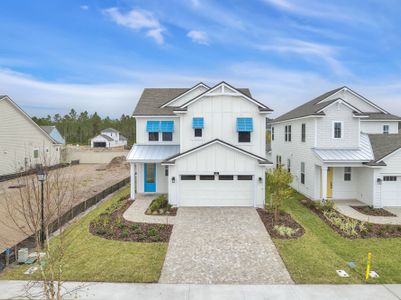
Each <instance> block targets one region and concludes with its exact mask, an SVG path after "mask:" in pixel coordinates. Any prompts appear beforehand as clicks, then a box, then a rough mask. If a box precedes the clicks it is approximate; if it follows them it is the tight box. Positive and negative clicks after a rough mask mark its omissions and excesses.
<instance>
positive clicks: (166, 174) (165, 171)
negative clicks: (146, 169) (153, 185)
mask: <svg viewBox="0 0 401 300" xmlns="http://www.w3.org/2000/svg"><path fill="white" fill-rule="evenodd" d="M164 176H168V166H165V167H164Z"/></svg>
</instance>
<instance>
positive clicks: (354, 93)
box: [316, 86, 388, 114]
mask: <svg viewBox="0 0 401 300" xmlns="http://www.w3.org/2000/svg"><path fill="white" fill-rule="evenodd" d="M342 91H348V92H350V93H351V94H353V95H354V96H356V97H358V98H359V99H361V100H362V101H365V102H366V103H367V104H369V105H370V106H373V107H374V108H376V109H378V110H380V111H381V112H383V113H385V114H388V111H386V110H384V109H383V108H381V107H379V106H378V105H376V104H374V103H373V102H372V101H370V100H368V99H366V98H365V97H363V96H362V95H359V94H358V93H357V92H354V91H353V90H352V89H350V88H348V87H346V86H345V87H343V88H342V89H340V90H338V91H337V92H335V93H334V94H332V95H329V96H327V97H326V98H324V99H322V100H320V101H319V102H318V103H316V104H320V103H322V102H324V100H326V99H327V98H329V97H333V96H334V95H336V94H338V93H340V92H342Z"/></svg>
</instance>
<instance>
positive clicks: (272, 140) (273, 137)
mask: <svg viewBox="0 0 401 300" xmlns="http://www.w3.org/2000/svg"><path fill="white" fill-rule="evenodd" d="M272 141H274V127H272Z"/></svg>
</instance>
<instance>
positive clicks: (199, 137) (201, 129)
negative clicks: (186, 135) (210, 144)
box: [194, 128, 203, 139]
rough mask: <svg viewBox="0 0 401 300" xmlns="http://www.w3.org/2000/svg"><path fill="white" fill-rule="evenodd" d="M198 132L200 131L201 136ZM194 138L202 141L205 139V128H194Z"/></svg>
mask: <svg viewBox="0 0 401 300" xmlns="http://www.w3.org/2000/svg"><path fill="white" fill-rule="evenodd" d="M197 130H198V131H199V130H200V133H201V134H200V135H196V132H197ZM194 138H197V139H201V138H203V128H194Z"/></svg>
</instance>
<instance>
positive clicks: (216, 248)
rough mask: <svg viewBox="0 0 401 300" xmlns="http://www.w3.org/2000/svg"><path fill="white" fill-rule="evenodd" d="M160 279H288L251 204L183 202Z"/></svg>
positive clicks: (265, 281)
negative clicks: (191, 204) (192, 204)
mask: <svg viewBox="0 0 401 300" xmlns="http://www.w3.org/2000/svg"><path fill="white" fill-rule="evenodd" d="M159 282H160V283H197V284H209V283H215V284H216V283H217V284H221V283H230V284H231V283H235V284H277V283H280V284H282V283H292V280H291V277H290V275H289V273H288V271H287V269H286V267H285V265H284V263H283V261H282V260H281V257H280V256H279V254H278V252H277V249H276V247H275V246H274V244H273V241H272V240H271V238H270V236H269V234H268V233H267V231H266V229H265V227H264V225H263V223H262V221H261V220H260V217H259V215H258V214H257V212H256V210H255V209H254V208H223V207H212V208H210V207H202V208H201V207H197V208H195V207H192V208H189V207H181V208H180V209H179V210H178V214H177V217H176V219H175V225H174V228H173V233H172V235H171V238H170V242H169V247H168V250H167V255H166V259H165V262H164V266H163V269H162V274H161V277H160V280H159Z"/></svg>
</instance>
